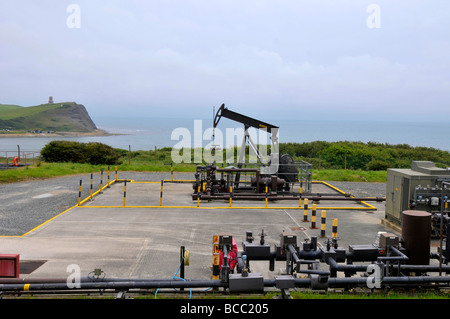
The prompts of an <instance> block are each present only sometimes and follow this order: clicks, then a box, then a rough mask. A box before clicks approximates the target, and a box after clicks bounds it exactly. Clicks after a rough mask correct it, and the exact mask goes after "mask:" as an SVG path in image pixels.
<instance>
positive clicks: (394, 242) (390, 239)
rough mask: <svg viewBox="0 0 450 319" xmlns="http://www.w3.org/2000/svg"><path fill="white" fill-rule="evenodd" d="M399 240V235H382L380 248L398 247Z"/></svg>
mask: <svg viewBox="0 0 450 319" xmlns="http://www.w3.org/2000/svg"><path fill="white" fill-rule="evenodd" d="M398 245H399V238H398V236H397V235H395V234H392V233H382V234H380V245H379V246H380V247H381V248H383V249H386V248H387V247H389V246H394V247H398Z"/></svg>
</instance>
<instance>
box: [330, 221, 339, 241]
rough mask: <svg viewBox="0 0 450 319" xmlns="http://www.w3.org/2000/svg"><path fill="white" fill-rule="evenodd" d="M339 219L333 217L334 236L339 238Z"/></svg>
mask: <svg viewBox="0 0 450 319" xmlns="http://www.w3.org/2000/svg"><path fill="white" fill-rule="evenodd" d="M337 228H338V219H337V218H333V228H332V230H331V232H332V234H333V238H337Z"/></svg>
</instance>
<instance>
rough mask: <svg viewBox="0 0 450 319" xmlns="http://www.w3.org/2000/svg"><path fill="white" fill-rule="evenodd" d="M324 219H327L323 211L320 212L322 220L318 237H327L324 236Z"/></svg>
mask: <svg viewBox="0 0 450 319" xmlns="http://www.w3.org/2000/svg"><path fill="white" fill-rule="evenodd" d="M326 218H327V212H326V211H325V210H323V211H322V218H321V225H320V237H322V238H323V237H327V236H326V235H325V229H326Z"/></svg>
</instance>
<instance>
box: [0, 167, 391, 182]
mask: <svg viewBox="0 0 450 319" xmlns="http://www.w3.org/2000/svg"><path fill="white" fill-rule="evenodd" d="M102 169H103V170H104V171H106V170H107V169H108V166H107V165H91V164H76V163H45V162H41V163H37V164H34V165H30V166H25V167H22V168H15V169H8V170H2V171H0V183H12V182H20V181H24V180H31V179H45V178H52V177H58V176H67V175H76V174H85V173H92V172H100V171H101V170H102ZM170 169H171V166H170V165H167V164H165V163H156V164H153V163H152V164H148V163H147V164H146V163H142V162H141V163H135V164H134V163H131V164H128V163H127V164H120V165H118V166H117V170H118V171H137V172H170ZM110 170H111V171H113V170H115V166H111V167H110ZM173 170H174V172H192V173H194V172H195V165H194V164H176V165H174V166H173ZM312 178H313V180H325V181H347V182H379V183H385V182H386V171H363V170H344V169H324V170H313V176H312Z"/></svg>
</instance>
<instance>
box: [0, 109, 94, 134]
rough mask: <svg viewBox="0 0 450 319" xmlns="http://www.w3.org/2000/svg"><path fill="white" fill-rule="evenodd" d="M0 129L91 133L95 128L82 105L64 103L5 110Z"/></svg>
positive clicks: (0, 116)
mask: <svg viewBox="0 0 450 319" xmlns="http://www.w3.org/2000/svg"><path fill="white" fill-rule="evenodd" d="M1 110H2V108H1V106H0V113H2V112H1ZM0 129H10V130H27V131H30V130H45V131H55V132H93V131H95V130H96V129H97V126H96V125H95V123H94V122H93V121H92V119H91V117H90V116H89V113H88V112H87V110H86V108H85V107H84V105H82V104H77V103H75V102H64V103H54V104H42V105H37V106H30V107H17V108H14V109H13V110H7V111H6V110H5V112H3V116H2V115H1V114H0Z"/></svg>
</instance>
